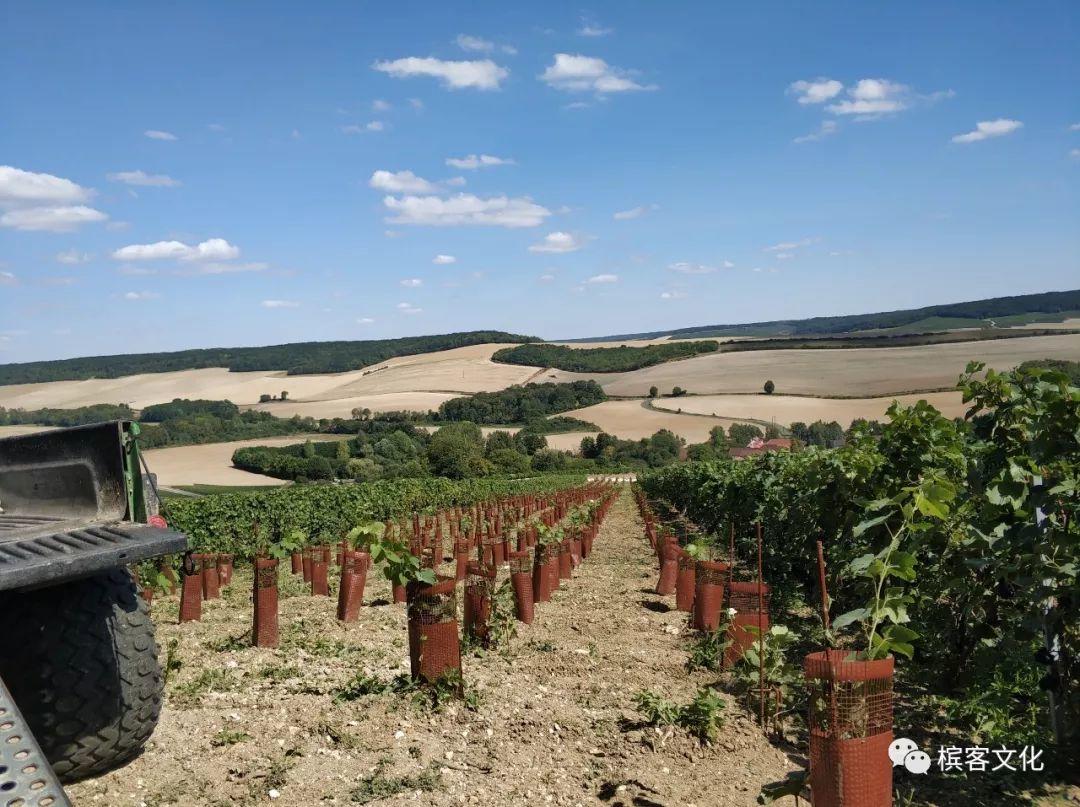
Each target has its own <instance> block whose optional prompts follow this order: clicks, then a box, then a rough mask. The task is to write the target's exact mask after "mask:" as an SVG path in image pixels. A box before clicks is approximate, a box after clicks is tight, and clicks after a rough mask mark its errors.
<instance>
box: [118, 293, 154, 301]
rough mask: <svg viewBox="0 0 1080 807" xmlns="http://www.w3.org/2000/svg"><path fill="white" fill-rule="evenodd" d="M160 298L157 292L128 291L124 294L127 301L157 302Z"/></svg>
mask: <svg viewBox="0 0 1080 807" xmlns="http://www.w3.org/2000/svg"><path fill="white" fill-rule="evenodd" d="M160 296H161V295H160V294H158V293H157V292H156V291H128V292H125V293H124V299H125V300H156V299H158V298H159V297H160Z"/></svg>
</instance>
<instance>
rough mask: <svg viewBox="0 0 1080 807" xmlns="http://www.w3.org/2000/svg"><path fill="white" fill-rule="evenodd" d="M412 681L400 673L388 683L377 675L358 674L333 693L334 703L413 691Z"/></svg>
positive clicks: (362, 672)
mask: <svg viewBox="0 0 1080 807" xmlns="http://www.w3.org/2000/svg"><path fill="white" fill-rule="evenodd" d="M415 687H416V685H415V684H414V683H413V682H412V680H411V679H410V678H409V677H408V676H407V675H405V674H404V673H402V674H401V675H398V676H396V677H395V678H392V679H390V680H389V681H388V680H386V679H385V678H379V676H377V675H368V674H367V673H366V672H364V671H362V670H361V671H360V672H358V673H357V674H356V675H354V676H353V677H352V679H351V680H350V681H348V682H347V683H346V684H345V685H344V686H342V687H339V688H338V689H337V690H335V691H334V702H335V703H343V702H345V701H355V700H358V699H360V698H363V697H366V696H368V695H382V694H385V693H387V692H398V693H404V692H409V691H412V690H413V689H415Z"/></svg>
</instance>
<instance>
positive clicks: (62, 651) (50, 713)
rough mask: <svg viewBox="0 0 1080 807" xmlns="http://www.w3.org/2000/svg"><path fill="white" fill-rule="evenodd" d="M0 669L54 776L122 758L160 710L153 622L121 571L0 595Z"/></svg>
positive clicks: (73, 776)
mask: <svg viewBox="0 0 1080 807" xmlns="http://www.w3.org/2000/svg"><path fill="white" fill-rule="evenodd" d="M0 675H2V676H3V678H4V681H5V682H6V683H7V685H8V688H9V689H10V690H11V694H12V696H13V697H14V699H15V702H16V703H17V704H18V706H19V709H20V710H21V711H22V713H23V717H24V718H25V719H26V721H27V722H28V723H29V724H30V728H31V729H32V730H33V732H34V734H35V736H36V737H37V740H38V743H39V744H40V745H41V750H42V751H43V752H44V754H45V756H46V757H48V759H49V761H50V762H51V763H52V766H53V769H54V770H55V771H56V774H57V776H59V777H60V779H61V781H63V782H73V781H76V780H78V779H83V778H85V777H87V776H94V775H97V774H101V773H104V772H105V771H108V770H111V769H112V768H115V767H117V766H118V765H120V764H122V763H124V762H127V761H128V760H130V759H131V758H132V757H134V756H135V755H136V754H138V753H139V752H140V751H141V750H142V748H143V746H144V745H145V744H146V741H147V740H148V739H149V738H150V735H151V733H152V732H153V731H154V727H155V726H156V725H157V721H158V715H159V713H160V712H161V693H162V679H161V667H160V666H158V660H157V644H156V642H155V641H154V623H153V622H152V621H151V620H150V614H149V611H148V608H147V605H146V603H145V602H144V601H143V599H142V598H141V597H139V596H138V595H137V593H136V589H135V582H134V580H132V577H131V575H130V574H129V573H128V572H127V571H126V570H124V569H114V570H112V571H110V572H108V573H106V574H102V575H98V576H96V577H91V578H87V579H85V580H78V581H75V582H72V583H66V584H63V585H59V586H53V587H51V588H45V589H39V590H37V591H31V592H23V593H11V594H4V595H0Z"/></svg>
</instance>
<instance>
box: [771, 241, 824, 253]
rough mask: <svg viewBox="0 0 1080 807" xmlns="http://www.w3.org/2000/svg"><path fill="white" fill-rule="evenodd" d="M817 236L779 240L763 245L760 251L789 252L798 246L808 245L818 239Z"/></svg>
mask: <svg viewBox="0 0 1080 807" xmlns="http://www.w3.org/2000/svg"><path fill="white" fill-rule="evenodd" d="M818 240H819V239H817V238H804V239H802V240H801V241H781V242H780V243H779V244H773V245H772V246H769V247H765V248H764V249H763V250H762V252H791V250H793V249H798V248H799V247H808V246H810V245H811V244H814V243H816V242H817V241H818Z"/></svg>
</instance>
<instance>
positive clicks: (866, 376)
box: [545, 334, 1080, 396]
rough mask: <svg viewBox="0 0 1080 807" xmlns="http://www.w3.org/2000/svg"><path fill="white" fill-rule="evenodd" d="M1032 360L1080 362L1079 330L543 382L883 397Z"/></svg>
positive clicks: (751, 357)
mask: <svg viewBox="0 0 1080 807" xmlns="http://www.w3.org/2000/svg"><path fill="white" fill-rule="evenodd" d="M1028 359H1074V360H1075V359H1080V334H1067V335H1062V336H1032V337H1028V338H1025V339H1008V340H1002V341H999V342H963V343H954V344H943V345H922V346H919V347H892V348H855V349H833V350H762V351H747V352H742V353H710V354H706V355H704V356H696V357H695V358H692V359H684V360H683V361H677V362H668V363H666V364H658V365H655V366H653V367H646V368H644V369H642V370H634V371H632V372H628V373H604V374H593V375H589V374H585V373H568V372H564V371H552V372H551V373H545V380H549V379H547V377H548V376H553V377H554V379H553V380H558V381H574V380H577V379H581V378H594V379H595V380H596V381H598V382H599V383H600V384H601V385H602V386H603V387H604V390H605V392H607V393H608V394H609V395H635V396H644V395H647V394H648V392H649V387H650V386H653V385H655V386H657V387H659V388H660V391H661V392H670V391H671V388H672V387H673V386H681V387H683V388H685V389H687V390H689V391H690V392H693V393H724V392H760V391H761V388H762V385H764V383H765V381H766V380H767V379H770V378H771V379H772V380H773V382H774V383H775V384H776V389H777V391H778V392H781V393H784V394H792V395H843V396H850V395H866V396H877V395H892V394H900V393H904V392H912V391H918V390H934V389H947V388H950V387H953V386H954V385H955V384H956V379H957V377H958V376H959V375H960V373H962V372H963V370H964V367H965V365H966V364H967V363H968V362H969V361H972V360H978V361H983V362H986V363H987V365H989V366H990V367H993V368H994V369H997V370H1006V369H1009V368H1012V367H1015V366H1016V365H1017V364H1020V363H1021V362H1023V361H1027V360H1028Z"/></svg>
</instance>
